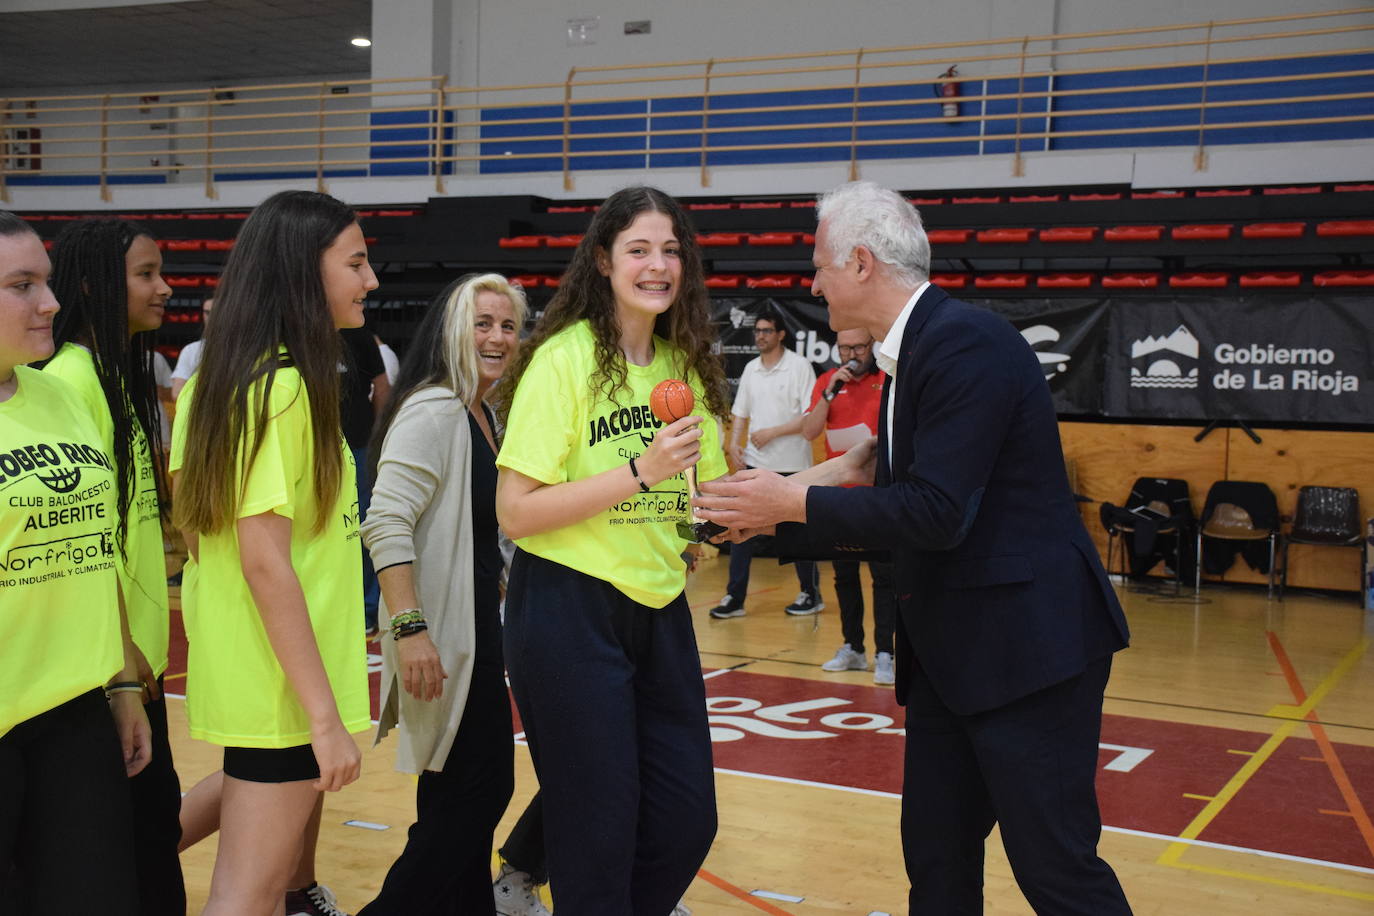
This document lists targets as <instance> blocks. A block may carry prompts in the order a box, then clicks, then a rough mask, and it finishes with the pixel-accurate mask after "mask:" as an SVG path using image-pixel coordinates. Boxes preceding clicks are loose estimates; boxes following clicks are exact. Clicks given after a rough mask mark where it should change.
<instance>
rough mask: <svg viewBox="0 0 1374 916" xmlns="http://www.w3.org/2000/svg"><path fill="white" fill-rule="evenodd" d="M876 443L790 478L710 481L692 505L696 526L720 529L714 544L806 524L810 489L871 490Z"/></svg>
mask: <svg viewBox="0 0 1374 916" xmlns="http://www.w3.org/2000/svg"><path fill="white" fill-rule="evenodd" d="M877 441H878V440H877V439H871V438H870V439H868V440H866V441H864V442H861V443H859V444H858V445H856V446H854V448H852V449H850V450H849V451H847V452H845V453H844V454H843V455H839V456H838V457H835V458H831V459H830V460H829V461H826V462H823V463H821V464H818V465H815V466H814V467H810V468H807V469H806V470H805V471H799V472H798V473H796V474H792V475H791V476H788V477H783V476H782V475H781V474H777V473H774V472H773V471H765V470H762V469H759V468H747V469H745V470H743V471H736V472H735V473H734V474H730V475H729V476H727V477H718V478H716V479H715V480H711V481H707V482H706V483H704V484H702V485H701V487H700V489H698V490H697V492H696V496H695V497H693V499H692V518H693V521H702V522H708V523H713V524H714V525H716V526H719V528H720V531H719V532H716V533H713V534H711V535H708V537H709V539H710V540H711V541H712V542H714V543H720V542H722V541H730V542H732V543H737V542H739V541H747V540H749V538H751V537H754V536H756V535H760V534H772V533H774V529H775V527H776V526H777V524H778V523H779V522H805V521H806V491H807V488H808V487H813V486H820V487H843V486H872V485H873V472H874V468H875V462H876V460H877V451H876V445H877Z"/></svg>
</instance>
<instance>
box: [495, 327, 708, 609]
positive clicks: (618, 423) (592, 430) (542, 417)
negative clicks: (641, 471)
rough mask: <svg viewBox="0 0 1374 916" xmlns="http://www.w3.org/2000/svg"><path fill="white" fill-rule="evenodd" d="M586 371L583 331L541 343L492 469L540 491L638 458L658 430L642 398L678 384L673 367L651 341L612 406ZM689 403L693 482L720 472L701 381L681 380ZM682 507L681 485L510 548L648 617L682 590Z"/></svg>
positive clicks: (591, 355) (668, 352) (590, 363)
mask: <svg viewBox="0 0 1374 916" xmlns="http://www.w3.org/2000/svg"><path fill="white" fill-rule="evenodd" d="M595 366H596V353H595V339H594V338H593V336H592V331H591V327H590V326H589V325H588V324H587V322H585V321H581V322H578V323H577V324H575V325H573V326H571V327H569V328H567V329H565V330H563V331H560V332H559V333H558V334H555V335H554V336H553V337H550V338H549V339H548V340H546V341H545V342H544V344H543V345H542V346H541V347H540V348H539V351H538V352H537V353H535V355H534V358H533V359H532V360H530V364H529V366H528V368H526V370H525V374H524V375H523V376H522V377H521V379H520V387H519V388H518V389H517V390H516V393H515V401H514V403H513V404H512V405H511V411H510V419H509V422H508V424H507V426H506V436H505V442H504V443H503V444H502V446H501V454H500V455H499V456H498V457H497V459H496V463H497V464H498V465H499V466H500V467H503V468H509V469H511V470H512V471H519V472H520V473H521V474H524V475H526V476H527V477H532V478H534V479H535V480H538V481H539V482H540V483H544V484H559V483H565V482H567V481H570V480H582V479H583V478H586V477H592V476H594V475H596V474H599V473H601V472H602V471H606V470H609V469H610V468H614V467H618V466H621V465H624V464H625V463H626V462H627V461H629V459H630V458H638V457H639V456H640V455H642V454H644V452H645V450H646V449H648V447H649V443H651V442H652V441H653V439H654V436H655V434H656V433H657V431H658V429H659V428H660V427H661V426H663V424H662V423H661V422H659V420H658V419H657V418H656V417H654V415H653V412H652V411H651V410H650V409H649V393H650V392H651V391H653V388H654V386H655V385H657V384H658V383H659V382H661V381H663V380H664V379H669V378H681V377H682V368H681V366H682V358H681V355H680V353H679V351H678V350H677V349H675V348H674V347H673V346H672V345H671V344H669V343H668V342H667V341H666V340H663V339H662V338H660V337H655V338H654V359H653V362H651V363H650V364H649V365H647V366H635V365H633V364H629V365H627V366H626V370H627V371H628V373H629V378H628V384H629V389H630V390H629V391H628V392H626V391H621V392H619V393H617V395H616V400H617V401H618V402H619V403H612V402H611V401H609V400H606V399H605V397H604V395H601V394H599V393H594V392H593V391H592V389H591V385H590V384H589V381H588V380H589V379H590V378H591V375H592V372H593V371H594V369H595ZM684 381H686V382H687V384H688V385H690V386H691V388H692V391H693V393H694V394H695V395H696V400H697V405H698V409H697V410H694V411H693V413H694V414H695V415H697V416H700V417H702V418H703V420H702V424H701V460H700V461H699V462H698V463H697V481H698V483H701V482H703V481H707V480H712V479H714V478H716V477H719V476H721V475H722V474H724V473H725V471H726V465H725V455H724V453H723V452H722V451H721V447H720V435H719V433H718V432H717V427H716V421H715V419H714V418H712V417H711V416H709V415H707V414H706V413H705V410H704V407H703V406H702V405H703V404H704V399H703V398H702V394H701V392H702V386H701V380H700V379H699V378H697V377H696V376H695V375H693V376H691V377H689V378H686V379H684ZM689 509H690V506H689V505H688V502H687V482H686V480H685V478H684V476H683V475H681V474H678V475H677V476H676V477H672V478H669V479H668V480H665V481H663V482H661V483H659V484H658V485H657V486H655V487H654V488H653V489H652V491H651V492H649V493H636V494H635V495H634V496H632V497H630V498H629V499H626V500H625V501H624V502H621V503H617V504H615V505H614V506H611V507H610V508H609V509H606V510H604V511H602V512H599V513H597V514H596V515H594V516H592V517H591V518H589V519H585V520H584V521H581V522H577V523H576V524H573V525H568V526H567V527H565V528H559V529H557V530H556V531H547V532H544V533H543V534H535V535H531V536H530V537H526V538H520V539H518V540H517V541H516V543H517V544H518V545H520V547H521V548H522V549H524V550H527V551H529V552H530V553H532V554H535V555H536V556H540V557H543V558H544V559H546V560H552V561H554V562H555V563H561V564H563V565H564V566H567V567H570V568H572V569H576V570H578V571H580V572H583V573H586V574H587V575H589V576H594V577H596V578H598V579H604V580H605V581H607V582H609V583H610V584H612V585H614V586H615V587H616V588H618V589H619V590H620V591H622V592H624V593H625V595H626V596H627V597H629V598H631V599H632V600H634V601H637V602H639V603H640V604H644V605H647V606H649V607H655V608H659V607H663V606H664V605H666V604H667V603H668V602H670V601H672V600H673V599H674V598H676V597H677V596H678V595H679V594H681V592H682V589H683V586H684V584H685V583H686V573H685V569H684V566H683V563H682V558H681V554H682V550H683V548H684V547H685V546H686V545H687V542H686V541H685V540H683V539H682V537H680V536H679V535H678V533H677V523H678V522H680V521H685V520H686V519H687V516H688V512H689Z"/></svg>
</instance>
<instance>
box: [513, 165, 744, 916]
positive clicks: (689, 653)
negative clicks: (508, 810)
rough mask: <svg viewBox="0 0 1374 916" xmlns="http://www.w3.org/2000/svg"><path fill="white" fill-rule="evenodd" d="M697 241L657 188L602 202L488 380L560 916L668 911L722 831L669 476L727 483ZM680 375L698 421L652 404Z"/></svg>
mask: <svg viewBox="0 0 1374 916" xmlns="http://www.w3.org/2000/svg"><path fill="white" fill-rule="evenodd" d="M707 304H708V300H707V295H706V285H705V278H704V276H703V273H702V267H701V257H700V253H699V251H698V249H697V245H696V232H695V230H694V229H693V228H692V225H691V223H690V222H689V220H688V219H687V216H686V214H685V213H684V212H683V210H682V208H681V207H680V206H679V205H678V204H677V202H676V201H674V200H673V199H672V198H670V197H668V196H667V195H666V194H664V193H663V192H662V191H658V190H655V189H653V188H644V187H636V188H628V189H626V190H623V191H620V192H617V193H616V194H614V195H612V196H611V197H610V198H608V199H607V200H606V202H605V203H603V204H602V205H601V207H600V209H599V210H598V211H597V213H596V216H594V217H593V218H592V222H591V225H590V227H589V228H588V230H587V233H586V235H585V236H584V238H583V239H582V242H581V243H580V244H579V246H578V248H577V249H576V251H575V252H574V254H573V257H572V261H571V263H570V264H569V267H568V270H567V272H566V273H565V274H564V276H563V279H562V282H561V283H560V285H559V288H558V292H557V293H556V294H555V295H554V298H553V300H552V301H551V302H550V303H549V306H548V308H547V310H546V311H545V312H544V315H543V317H542V318H541V319H540V321H539V324H538V326H537V327H536V328H535V330H534V332H533V334H532V336H531V338H530V340H529V341H528V342H527V343H526V344H525V346H524V347H523V348H522V349H521V352H520V355H519V356H518V357H517V359H516V361H515V364H514V366H513V367H512V369H511V371H510V372H509V374H508V376H507V378H506V379H504V380H503V381H502V383H501V392H500V393H501V395H502V398H501V405H502V408H503V409H504V410H505V411H506V412H507V414H508V419H507V424H506V436H505V441H504V443H503V445H502V447H501V454H500V456H499V457H498V459H497V464H498V465H499V466H500V468H501V473H500V478H499V482H498V485H497V494H496V505H497V515H498V517H499V518H500V521H501V527H502V529H503V530H504V531H505V532H506V534H507V535H509V536H510V537H512V538H514V539H515V542H516V544H517V545H518V547H519V550H517V552H516V554H515V559H514V561H513V563H512V566H511V573H510V585H509V590H508V592H507V595H506V624H505V625H506V629H505V647H506V664H507V668H508V669H509V671H510V679H511V688H512V690H513V691H514V693H515V699H516V703H517V704H518V705H519V708H520V717H521V722H522V724H523V725H524V728H525V733H526V736H527V737H528V738H529V742H530V749H531V753H532V754H533V757H534V763H535V769H536V770H537V772H538V774H539V783H540V787H541V790H542V792H543V808H544V820H545V845H546V847H547V850H548V868H549V879H550V884H551V887H552V890H553V895H554V903H555V908H556V910H557V912H558V913H559V916H660V914H662V916H666V914H668V913H669V912H671V911H672V910H673V907H674V905H675V904H676V903H677V901H678V899H679V898H680V897H681V895H682V893H683V891H685V890H686V889H687V886H688V884H690V883H691V881H692V878H693V877H694V876H695V874H696V870H697V867H698V866H699V865H700V864H701V862H702V861H703V860H704V859H705V857H706V852H707V850H708V849H709V848H710V845H711V840H712V838H713V837H714V835H715V829H716V816H715V789H714V781H713V780H714V776H713V772H712V764H711V744H710V737H709V734H708V731H707V726H706V707H705V690H704V687H703V685H702V681H701V667H700V661H699V659H698V656H697V649H696V638H695V635H694V634H693V631H692V619H691V614H690V613H689V611H688V609H687V601H686V598H685V597H684V595H683V587H684V585H685V583H686V568H685V565H684V564H683V561H682V559H681V554H682V551H683V548H684V547H685V546H686V542H685V541H684V540H683V538H682V537H681V536H680V535H679V534H678V530H677V523H678V522H679V521H682V520H683V519H684V518H685V516H686V515H687V513H688V507H687V499H688V494H687V493H686V485H685V482H684V475H683V472H684V471H685V470H686V469H687V468H688V467H691V466H693V465H697V466H698V468H699V474H700V475H701V477H702V479H704V480H709V479H712V478H714V477H717V476H720V475H722V474H724V473H725V471H726V466H725V459H724V455H723V454H722V451H721V448H720V441H719V436H718V434H717V428H716V421H715V419H714V418H715V417H718V416H720V415H722V414H723V412H724V410H725V400H724V391H725V383H724V381H725V380H724V374H723V372H722V369H721V366H720V363H719V360H718V359H717V358H716V357H715V356H714V355H713V354H712V352H711V346H712V343H713V341H714V333H713V330H712V325H711V321H710V315H709V312H708V308H707ZM668 378H678V379H682V380H683V381H685V382H687V384H688V385H690V386H691V387H692V389H693V391H694V393H695V396H696V402H697V405H698V414H699V415H697V416H691V417H684V418H682V419H679V420H677V421H675V422H673V423H669V424H666V425H665V424H663V423H661V422H660V421H659V420H657V419H655V417H654V415H653V413H652V411H651V410H650V408H649V400H650V398H649V395H650V392H651V391H652V390H653V388H654V386H655V385H656V384H657V383H658V382H660V381H663V380H665V379H668Z"/></svg>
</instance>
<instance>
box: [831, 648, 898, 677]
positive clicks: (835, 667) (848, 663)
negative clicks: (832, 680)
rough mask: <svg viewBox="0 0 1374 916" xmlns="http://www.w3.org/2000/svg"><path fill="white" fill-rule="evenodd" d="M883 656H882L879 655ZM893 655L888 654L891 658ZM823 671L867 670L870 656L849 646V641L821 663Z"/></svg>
mask: <svg viewBox="0 0 1374 916" xmlns="http://www.w3.org/2000/svg"><path fill="white" fill-rule="evenodd" d="M879 657H881V656H879ZM891 657H892V656H890V655H889V656H888V658H889V659H890V658H891ZM821 670H822V671H867V670H868V656H867V655H865V654H863V653H862V652H855V651H854V650H853V649H851V648H849V643H845V644H844V645H842V646H840V648H839V650H838V651H836V652H835V657H834V658H832V659H831V660H830V661H828V662H826V663H825V664H824V665H821Z"/></svg>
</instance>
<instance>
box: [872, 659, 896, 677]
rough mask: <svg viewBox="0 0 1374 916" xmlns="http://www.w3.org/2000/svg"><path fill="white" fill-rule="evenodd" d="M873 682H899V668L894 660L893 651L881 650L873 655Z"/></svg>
mask: <svg viewBox="0 0 1374 916" xmlns="http://www.w3.org/2000/svg"><path fill="white" fill-rule="evenodd" d="M873 683H875V684H895V683H897V668H896V666H895V665H894V664H893V662H892V653H891V652H879V653H878V654H877V655H875V656H874V657H873Z"/></svg>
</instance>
